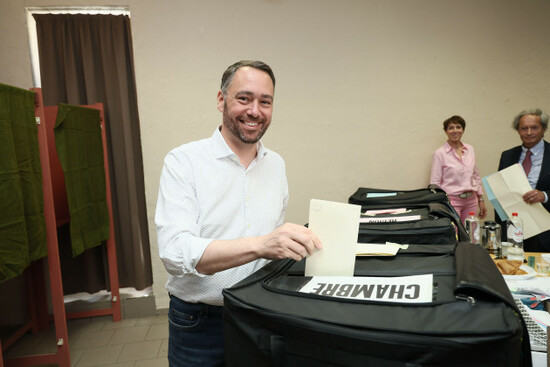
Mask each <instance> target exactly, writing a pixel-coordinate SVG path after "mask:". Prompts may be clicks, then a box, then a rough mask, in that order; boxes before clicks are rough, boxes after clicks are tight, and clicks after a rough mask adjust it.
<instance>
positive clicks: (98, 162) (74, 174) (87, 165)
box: [54, 104, 110, 256]
mask: <svg viewBox="0 0 550 367" xmlns="http://www.w3.org/2000/svg"><path fill="white" fill-rule="evenodd" d="M54 132H55V146H56V148H57V155H58V156H59V161H60V162H61V167H62V168H63V172H64V173H65V187H66V189H67V201H68V203H69V214H70V217H71V222H70V229H71V247H72V250H73V256H77V255H79V254H81V253H82V252H84V251H85V250H87V249H89V248H92V247H95V246H98V245H100V244H101V243H102V242H103V241H104V240H107V239H108V238H109V229H110V226H109V210H108V207H107V199H106V190H105V168H104V164H103V141H102V138H101V125H100V115H99V111H98V110H96V109H92V108H85V107H80V106H72V105H68V104H60V105H59V110H58V112H57V119H56V122H55V129H54Z"/></svg>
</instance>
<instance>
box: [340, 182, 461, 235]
mask: <svg viewBox="0 0 550 367" xmlns="http://www.w3.org/2000/svg"><path fill="white" fill-rule="evenodd" d="M348 203H350V204H356V205H361V213H362V214H361V219H362V222H361V224H360V225H359V238H358V242H361V243H386V242H394V243H401V244H409V243H415V244H456V243H457V242H459V241H468V240H469V236H468V233H467V232H466V229H465V228H464V224H463V223H462V222H461V220H460V217H459V216H458V213H457V212H456V210H455V209H454V208H453V206H452V205H451V204H450V201H449V197H448V196H447V194H446V193H445V191H443V190H442V189H441V188H439V187H438V186H436V185H429V186H428V187H426V188H421V189H416V190H388V189H375V188H365V187H359V188H358V189H357V190H356V191H355V192H354V193H353V194H352V195H351V196H350V197H349V199H348ZM397 210H401V211H397ZM373 213H377V214H373ZM369 219H370V221H368V222H367V220H369Z"/></svg>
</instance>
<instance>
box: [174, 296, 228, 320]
mask: <svg viewBox="0 0 550 367" xmlns="http://www.w3.org/2000/svg"><path fill="white" fill-rule="evenodd" d="M168 295H169V296H170V299H171V300H172V301H174V302H176V303H179V304H180V305H181V306H183V307H185V308H186V309H188V310H189V311H195V312H199V313H200V314H202V315H208V314H221V313H223V306H214V305H208V304H206V303H202V302H198V303H191V302H187V301H184V300H182V299H181V298H178V297H176V296H174V295H173V294H172V293H168Z"/></svg>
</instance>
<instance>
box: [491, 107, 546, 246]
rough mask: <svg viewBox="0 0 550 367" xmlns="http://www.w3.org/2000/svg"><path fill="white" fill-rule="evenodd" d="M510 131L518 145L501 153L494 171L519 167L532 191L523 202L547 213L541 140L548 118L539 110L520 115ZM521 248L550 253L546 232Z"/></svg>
mask: <svg viewBox="0 0 550 367" xmlns="http://www.w3.org/2000/svg"><path fill="white" fill-rule="evenodd" d="M512 127H513V128H514V129H515V130H516V131H517V132H518V134H519V137H520V139H521V142H522V145H520V146H517V147H514V148H512V149H509V150H507V151H505V152H503V153H502V155H501V156H500V163H499V165H498V170H499V171H500V170H503V169H505V168H507V167H510V166H511V165H513V164H516V163H519V164H521V165H522V166H523V169H524V170H525V174H526V175H527V180H528V181H529V184H530V185H531V188H532V190H530V191H528V192H526V193H525V194H524V195H523V200H524V201H525V202H526V203H527V204H535V203H542V205H543V206H544V207H545V208H546V210H548V211H549V212H550V203H549V202H548V197H549V195H550V144H549V143H548V142H546V141H545V140H543V137H544V133H545V132H546V130H547V129H548V114H546V113H544V112H543V111H542V110H541V109H539V108H537V109H532V110H525V111H522V112H520V113H519V114H518V115H517V116H516V117H515V118H514V121H513V122H512ZM519 215H520V216H521V213H520V214H519ZM497 217H498V216H497ZM504 232H505V231H503V233H504ZM524 248H525V251H528V252H529V251H533V252H550V231H546V232H543V233H541V234H539V235H537V236H534V237H531V238H528V239H526V240H524Z"/></svg>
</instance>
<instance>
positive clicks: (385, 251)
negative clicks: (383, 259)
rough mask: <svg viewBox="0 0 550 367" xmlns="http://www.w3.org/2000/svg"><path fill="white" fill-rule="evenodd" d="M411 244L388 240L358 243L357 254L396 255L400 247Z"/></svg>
mask: <svg viewBox="0 0 550 367" xmlns="http://www.w3.org/2000/svg"><path fill="white" fill-rule="evenodd" d="M408 247H409V245H401V244H397V243H391V242H386V243H385V244H381V243H358V244H357V253H356V254H357V256H395V255H397V251H399V250H400V249H406V248H408Z"/></svg>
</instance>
